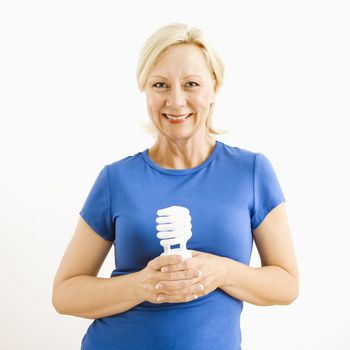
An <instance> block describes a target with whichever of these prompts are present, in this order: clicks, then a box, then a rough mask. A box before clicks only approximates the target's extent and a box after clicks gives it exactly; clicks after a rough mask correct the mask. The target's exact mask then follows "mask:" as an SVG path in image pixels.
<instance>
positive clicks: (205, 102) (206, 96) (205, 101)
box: [195, 92, 211, 109]
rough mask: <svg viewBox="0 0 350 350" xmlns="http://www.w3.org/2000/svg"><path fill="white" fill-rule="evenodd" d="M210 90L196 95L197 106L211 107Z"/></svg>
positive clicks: (201, 107) (202, 107)
mask: <svg viewBox="0 0 350 350" xmlns="http://www.w3.org/2000/svg"><path fill="white" fill-rule="evenodd" d="M210 97H211V93H210V92H205V93H203V94H201V95H199V96H197V97H196V102H195V103H196V106H197V107H198V108H200V109H207V108H209V107H210Z"/></svg>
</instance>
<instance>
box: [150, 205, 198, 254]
mask: <svg viewBox="0 0 350 350" xmlns="http://www.w3.org/2000/svg"><path fill="white" fill-rule="evenodd" d="M157 215H158V217H157V219H156V222H157V223H158V224H160V225H157V227H156V229H157V231H158V233H157V237H158V238H159V239H161V241H160V245H161V246H163V248H164V253H162V254H161V255H173V254H178V255H181V256H182V258H183V259H187V258H191V257H192V254H191V251H189V250H188V249H187V248H186V242H187V241H188V240H189V239H190V238H191V236H192V230H191V229H192V224H191V215H190V211H189V210H188V209H187V208H185V207H180V206H172V207H168V208H164V209H159V210H157ZM175 244H180V247H179V248H173V249H172V248H171V246H172V245H175Z"/></svg>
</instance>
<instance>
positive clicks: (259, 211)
mask: <svg viewBox="0 0 350 350" xmlns="http://www.w3.org/2000/svg"><path fill="white" fill-rule="evenodd" d="M283 201H284V202H285V198H284V194H283V192H282V189H281V186H280V184H279V181H278V178H277V175H276V173H275V171H274V169H273V167H272V164H271V163H270V161H269V159H268V158H267V157H266V156H265V155H264V154H262V153H259V152H258V153H256V155H255V166H254V207H253V215H252V219H251V227H252V230H254V229H255V228H257V227H258V226H259V225H260V223H261V222H262V221H263V220H264V218H265V217H266V215H267V214H268V213H269V212H270V211H271V210H272V209H273V208H275V207H276V206H277V205H278V204H280V203H281V202H283Z"/></svg>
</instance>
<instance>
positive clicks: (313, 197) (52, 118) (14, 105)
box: [0, 0, 350, 350]
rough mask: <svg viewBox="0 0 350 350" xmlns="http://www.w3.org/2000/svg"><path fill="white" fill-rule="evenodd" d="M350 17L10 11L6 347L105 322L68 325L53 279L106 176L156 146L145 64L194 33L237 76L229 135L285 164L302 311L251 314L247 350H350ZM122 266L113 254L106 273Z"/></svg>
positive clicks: (3, 143) (0, 142) (254, 8)
mask: <svg viewBox="0 0 350 350" xmlns="http://www.w3.org/2000/svg"><path fill="white" fill-rule="evenodd" d="M346 5H347V1H337V0H332V1H310V0H303V1H299V0H297V1H281V0H279V1H269V0H268V1H219V0H216V1H210V2H205V1H182V0H178V1H172V2H168V1H151V0H148V1H146V2H141V1H128V2H127V3H126V2H119V1H86V0H84V1H78V0H70V1H66V0H65V1H47V0H45V1H44V0H42V1H39V0H37V1H35V0H26V1H20V0H11V1H10V0H1V2H0V156H1V163H0V165H1V172H0V177H1V181H0V191H1V193H0V211H1V214H0V216H1V220H0V234H1V245H0V252H1V255H0V259H1V261H0V269H1V270H0V271H1V289H0V291H1V298H0V307H1V316H0V320H1V321H0V322H1V325H0V331H1V339H0V348H1V349H6V350H14V349H16V350H17V349H28V350H31V349H33V350H34V349H35V350H39V349H45V350H46V349H50V350H58V349H60V350H61V349H65V350H71V349H72V350H75V349H79V348H80V342H81V339H82V337H83V335H84V333H85V331H86V329H87V327H88V326H89V324H90V323H91V322H92V320H88V319H83V318H77V317H73V316H63V315H59V314H58V313H56V311H55V310H54V308H53V306H52V304H51V292H52V281H53V278H54V275H55V273H56V270H57V268H58V265H59V262H60V260H61V258H62V256H63V253H64V250H65V248H66V246H67V244H68V243H69V240H70V238H71V236H72V234H73V231H74V229H75V225H76V223H77V220H78V215H79V214H78V213H79V211H80V209H81V207H82V205H83V203H84V201H85V198H86V196H87V194H88V191H89V190H90V188H91V186H92V184H93V182H94V180H95V178H96V176H97V174H98V172H99V171H100V170H101V169H102V167H103V166H104V165H105V164H107V163H110V162H113V161H115V160H118V159H121V158H124V157H126V156H128V155H133V154H135V153H137V152H139V151H142V150H144V149H146V148H148V147H150V146H151V145H152V144H153V142H154V139H153V138H152V137H151V136H150V135H147V134H146V133H145V132H144V131H143V129H142V127H141V124H142V123H143V122H147V121H148V120H149V119H148V115H147V110H146V100H145V96H144V95H143V94H141V93H140V92H139V91H138V89H137V84H136V64H137V59H138V54H139V52H140V49H141V46H142V45H143V43H144V41H145V40H146V39H147V38H148V37H149V35H151V34H152V33H153V32H154V31H155V30H156V29H158V28H159V27H160V26H162V25H165V24H167V23H170V22H184V23H188V24H190V25H194V26H198V27H200V28H201V29H202V30H203V31H204V32H205V33H206V34H207V36H208V37H209V38H210V40H211V42H212V43H213V45H214V47H215V48H216V50H217V52H218V53H219V55H220V56H221V57H222V59H223V61H224V64H225V67H226V75H225V81H224V86H223V87H222V89H221V91H220V93H219V96H218V99H217V103H216V107H215V111H214V116H213V118H214V126H216V127H218V128H222V129H225V128H228V129H229V130H230V132H229V133H228V134H226V135H223V136H218V137H217V139H218V140H221V141H223V142H225V143H227V144H229V145H232V146H239V147H242V148H245V149H248V150H251V151H259V152H262V153H264V154H265V155H266V156H267V157H268V158H269V159H270V161H271V162H272V164H273V166H274V168H275V171H276V173H277V175H278V178H279V181H280V183H281V186H282V189H283V191H284V194H285V197H286V205H287V210H288V217H289V221H290V227H291V230H292V234H293V240H294V244H295V249H296V253H297V258H298V264H299V268H300V273H301V285H300V294H299V297H298V299H297V300H296V301H295V302H294V303H293V304H291V305H289V306H270V307H261V306H254V305H250V304H247V303H245V304H244V309H243V313H242V335H243V343H242V346H243V350H329V349H334V350H346V349H350V336H349V333H350V332H349V331H350V322H349V317H348V315H349V313H350V305H349V295H350V286H349V283H348V282H349V268H350V264H349V243H350V240H349V234H350V232H349V231H350V230H349V220H348V218H349V196H350V190H349V178H350V171H349V169H350V166H349V159H350V158H349V150H350V147H349V146H350V145H349V141H348V138H349V127H348V126H347V125H349V124H347V122H348V121H349V118H350V101H349V97H350V84H349V81H350V69H349V62H350V53H349V43H350V38H349V33H350V25H349V18H350V12H349V8H347V7H346ZM112 249H113V248H112ZM251 265H252V266H259V257H258V255H257V252H256V250H255V248H254V251H253V256H252V260H251ZM113 268H114V266H113V251H112V250H111V251H110V254H109V255H108V257H107V259H106V261H105V263H104V265H103V267H102V269H101V271H100V273H99V276H101V277H109V275H110V273H111V271H112V270H113ZM199 326H200V325H199ZM223 350H224V349H223Z"/></svg>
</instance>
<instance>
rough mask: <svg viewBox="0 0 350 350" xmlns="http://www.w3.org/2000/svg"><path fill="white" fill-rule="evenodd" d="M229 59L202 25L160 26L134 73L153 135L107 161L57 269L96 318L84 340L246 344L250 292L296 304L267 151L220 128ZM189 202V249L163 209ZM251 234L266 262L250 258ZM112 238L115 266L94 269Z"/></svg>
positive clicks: (224, 348) (57, 294) (64, 310)
mask: <svg viewBox="0 0 350 350" xmlns="http://www.w3.org/2000/svg"><path fill="white" fill-rule="evenodd" d="M223 75H224V66H223V63H222V61H221V60H220V58H219V57H218V55H217V54H216V53H215V50H214V49H213V47H212V46H211V45H210V43H209V42H208V41H207V40H206V38H205V37H204V35H203V32H202V31H201V30H200V29H198V28H195V27H189V26H187V25H185V24H181V23H171V24H169V25H166V26H163V27H161V28H159V29H158V30H157V31H156V32H155V33H154V34H153V35H152V36H151V37H150V38H149V39H148V40H147V41H146V43H145V45H144V47H143V48H142V50H141V54H140V59H139V64H138V67H137V80H138V85H139V88H140V91H141V92H143V91H144V92H145V94H146V99H147V109H148V114H149V117H150V120H151V124H150V125H151V129H152V130H153V132H154V135H155V136H156V137H155V142H154V144H153V145H152V146H151V147H150V148H147V149H145V150H143V151H140V152H138V153H136V154H134V155H131V156H128V157H125V158H123V159H120V160H117V161H115V162H113V163H111V164H108V165H105V166H104V167H103V169H102V170H101V171H100V173H99V174H98V176H97V178H96V180H95V183H94V184H93V186H92V188H91V190H90V193H89V194H88V196H87V199H86V201H85V203H84V205H83V207H82V209H81V211H80V217H79V220H78V224H77V227H76V230H75V232H74V235H73V238H72V240H71V242H70V244H69V246H68V248H67V250H66V252H65V254H64V257H63V259H62V262H61V264H60V266H59V269H58V271H57V274H56V277H55V280H54V285H53V295H52V302H53V305H54V307H55V309H56V310H57V312H59V313H60V314H64V315H72V316H77V317H84V318H88V319H92V320H93V322H92V323H91V325H90V327H89V328H88V330H87V332H86V334H85V336H84V338H83V340H82V349H84V350H97V349H98V350H100V349H124V350H126V349H132V350H136V349H153V350H163V349H173V350H174V349H181V350H186V349H188V350H189V349H191V350H194V349H198V350H205V349H211V350H213V349H220V350H238V349H241V329H240V315H241V311H242V306H243V302H244V301H245V302H248V303H252V304H255V305H274V304H279V305H285V304H290V303H291V302H292V301H293V300H294V299H295V298H296V297H297V294H298V268H297V263H296V258H295V253H294V248H293V243H292V239H291V235H290V230H289V227H288V221H287V214H286V207H285V198H284V195H283V192H282V189H281V187H280V185H279V182H278V179H277V176H276V173H275V172H274V169H273V167H272V165H271V163H270V161H269V160H268V158H267V157H266V156H265V155H264V154H262V153H260V152H252V151H249V150H245V149H242V148H240V147H237V146H230V145H227V144H225V143H223V142H220V141H218V140H216V139H215V135H219V134H220V132H219V131H217V130H215V129H214V128H213V126H212V113H213V108H214V104H215V99H216V96H217V93H218V91H219V89H220V86H221V85H222V82H223ZM171 206H182V207H186V208H188V209H189V211H190V213H191V220H192V221H191V223H192V236H191V238H190V239H189V240H188V242H187V248H188V249H189V250H190V252H191V254H192V257H189V258H187V259H182V258H181V256H179V255H178V254H175V255H161V253H162V252H163V248H162V247H161V245H160V244H159V239H158V238H157V235H156V225H157V224H156V217H157V210H158V209H161V208H168V207H171ZM253 240H254V241H255V243H256V246H257V248H258V252H259V254H260V257H261V265H262V266H261V267H259V268H256V267H250V266H249V261H250V256H251V250H252V244H253ZM113 244H114V252H115V262H116V267H115V270H114V271H113V272H112V273H111V278H99V277H96V276H97V274H98V272H99V269H100V267H101V265H102V263H103V261H104V259H105V257H106V255H107V254H108V252H109V250H110V248H111V246H112V245H113Z"/></svg>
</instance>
